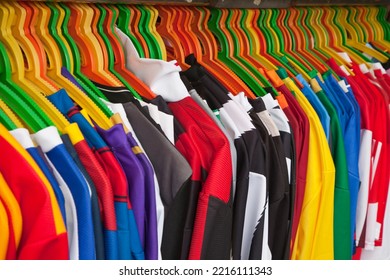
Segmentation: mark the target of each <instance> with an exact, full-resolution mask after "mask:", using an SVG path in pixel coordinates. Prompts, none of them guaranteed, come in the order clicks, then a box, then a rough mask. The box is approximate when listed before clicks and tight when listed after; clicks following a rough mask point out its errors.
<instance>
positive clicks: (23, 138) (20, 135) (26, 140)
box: [10, 128, 66, 224]
mask: <svg viewBox="0 0 390 280" xmlns="http://www.w3.org/2000/svg"><path fill="white" fill-rule="evenodd" d="M10 133H11V134H12V136H13V137H14V138H15V139H16V140H17V141H18V142H19V143H20V145H22V147H23V148H24V149H26V151H27V152H28V153H29V154H30V155H31V157H32V158H33V159H34V160H35V162H36V163H37V164H38V166H39V168H40V169H41V170H42V172H43V173H44V174H45V176H46V178H47V179H48V180H49V182H50V185H51V186H52V188H53V191H54V193H55V195H56V199H57V202H58V206H59V207H60V209H61V213H62V218H63V220H64V222H66V212H65V199H64V195H63V194H62V192H61V189H60V187H59V185H58V182H57V181H56V179H55V178H54V175H53V174H52V173H51V171H50V169H49V167H48V166H47V165H46V162H45V161H44V160H43V159H42V157H41V155H40V153H39V151H38V149H37V148H35V146H34V143H33V142H32V140H31V138H30V134H29V132H28V130H27V129H25V128H17V129H14V130H12V131H10ZM65 224H66V223H65Z"/></svg>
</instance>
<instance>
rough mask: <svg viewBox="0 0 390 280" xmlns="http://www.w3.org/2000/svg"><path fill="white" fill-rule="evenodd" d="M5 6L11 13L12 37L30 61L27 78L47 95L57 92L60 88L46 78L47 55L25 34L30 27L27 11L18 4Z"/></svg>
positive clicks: (26, 73) (26, 71) (26, 72)
mask: <svg viewBox="0 0 390 280" xmlns="http://www.w3.org/2000/svg"><path fill="white" fill-rule="evenodd" d="M4 5H5V6H6V7H7V8H8V11H9V22H10V25H11V30H12V36H13V37H14V38H15V39H16V40H17V42H18V45H19V46H20V48H21V49H22V51H23V53H24V55H25V56H26V61H28V65H26V66H27V67H26V68H25V76H26V77H27V78H28V79H29V80H31V81H33V82H34V84H36V85H37V86H38V87H39V88H40V89H41V90H42V91H43V92H44V93H45V94H51V93H53V92H55V91H57V90H58V89H59V88H58V86H57V85H56V84H55V83H54V82H53V81H51V80H50V79H49V78H48V77H47V76H46V66H47V61H46V57H45V54H44V53H43V52H42V50H39V49H38V47H37V46H36V45H34V43H35V42H33V41H31V40H30V39H31V38H28V37H27V35H26V33H25V32H26V29H27V28H29V25H30V22H29V21H28V20H27V17H28V16H30V14H27V12H26V10H25V9H24V8H23V7H22V6H20V5H19V3H17V2H12V3H5V4H4ZM29 19H31V18H29ZM30 37H31V36H30ZM39 52H40V53H39Z"/></svg>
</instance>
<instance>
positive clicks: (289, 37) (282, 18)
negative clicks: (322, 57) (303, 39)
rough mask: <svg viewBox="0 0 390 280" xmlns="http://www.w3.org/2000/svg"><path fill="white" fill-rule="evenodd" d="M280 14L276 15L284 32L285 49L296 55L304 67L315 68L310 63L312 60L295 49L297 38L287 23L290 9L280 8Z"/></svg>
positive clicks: (279, 26) (281, 30)
mask: <svg viewBox="0 0 390 280" xmlns="http://www.w3.org/2000/svg"><path fill="white" fill-rule="evenodd" d="M278 12H279V15H278V16H277V17H276V20H277V22H276V24H277V26H278V28H279V29H280V32H281V33H282V38H283V40H284V49H285V52H286V53H288V54H289V55H290V56H292V57H294V58H295V59H296V60H297V61H299V62H300V63H301V64H302V65H303V66H304V67H306V68H307V69H314V67H313V66H312V65H311V64H310V62H309V61H308V60H307V59H306V58H305V57H303V56H301V55H300V54H299V53H298V52H296V51H294V49H295V40H294V36H295V35H294V34H293V31H292V30H291V28H289V26H288V25H286V23H287V20H286V19H287V18H288V13H289V12H288V10H287V9H279V10H278Z"/></svg>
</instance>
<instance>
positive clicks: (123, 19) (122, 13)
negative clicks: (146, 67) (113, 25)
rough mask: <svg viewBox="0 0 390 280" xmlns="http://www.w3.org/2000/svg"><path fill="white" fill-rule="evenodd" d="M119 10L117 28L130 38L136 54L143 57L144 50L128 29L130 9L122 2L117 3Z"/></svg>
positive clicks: (130, 15)
mask: <svg viewBox="0 0 390 280" xmlns="http://www.w3.org/2000/svg"><path fill="white" fill-rule="evenodd" d="M117 7H118V10H119V17H118V20H117V26H118V28H119V29H120V30H121V31H122V32H123V33H125V34H126V35H127V37H129V38H130V40H131V42H132V43H133V45H134V47H135V48H136V50H137V52H138V55H139V56H140V57H145V53H144V50H143V48H142V46H141V44H140V43H139V42H138V40H137V39H136V38H135V36H134V34H133V33H132V32H131V31H130V28H129V26H132V23H131V18H132V14H131V13H130V9H129V8H128V7H127V6H126V5H123V4H118V5H117Z"/></svg>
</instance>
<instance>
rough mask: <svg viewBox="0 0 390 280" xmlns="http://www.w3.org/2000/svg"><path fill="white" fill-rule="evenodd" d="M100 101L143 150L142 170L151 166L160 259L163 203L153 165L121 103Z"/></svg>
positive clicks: (159, 257) (160, 257)
mask: <svg viewBox="0 0 390 280" xmlns="http://www.w3.org/2000/svg"><path fill="white" fill-rule="evenodd" d="M102 101H103V102H104V103H105V104H106V105H107V106H108V107H109V108H110V109H111V110H112V112H113V113H115V114H117V115H118V116H119V117H120V119H121V124H123V125H124V126H125V127H126V129H127V131H129V132H131V133H132V137H133V138H134V140H135V141H136V142H137V144H138V145H139V147H140V149H137V151H138V152H139V151H142V152H143V153H142V154H143V155H144V156H145V157H146V160H147V162H148V163H147V165H148V168H145V169H144V171H145V170H149V168H151V172H152V177H153V185H154V193H155V201H156V216H157V232H158V248H159V250H158V259H159V260H160V259H162V256H161V243H162V235H163V228H164V205H163V203H162V201H161V196H160V186H159V182H158V180H157V176H156V174H155V171H154V168H153V166H152V165H151V162H150V159H149V157H148V155H147V154H146V153H145V152H144V149H143V146H142V144H141V142H140V141H139V140H138V138H137V135H136V134H135V131H134V129H133V127H132V125H131V124H130V122H129V120H128V119H127V116H126V112H125V110H124V108H123V106H122V104H114V103H110V102H108V101H105V100H102ZM145 176H149V175H148V174H146V173H145ZM134 222H135V221H134Z"/></svg>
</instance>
